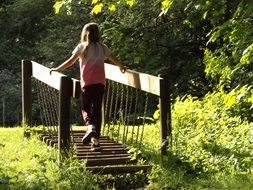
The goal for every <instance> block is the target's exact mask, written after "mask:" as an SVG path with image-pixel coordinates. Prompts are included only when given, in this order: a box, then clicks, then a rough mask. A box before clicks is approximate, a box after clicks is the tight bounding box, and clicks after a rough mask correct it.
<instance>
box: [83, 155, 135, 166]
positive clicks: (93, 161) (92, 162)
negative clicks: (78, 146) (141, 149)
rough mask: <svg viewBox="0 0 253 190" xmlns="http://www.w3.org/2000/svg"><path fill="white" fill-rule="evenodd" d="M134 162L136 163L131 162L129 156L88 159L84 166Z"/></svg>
mask: <svg viewBox="0 0 253 190" xmlns="http://www.w3.org/2000/svg"><path fill="white" fill-rule="evenodd" d="M134 162H136V161H134V160H133V161H132V160H131V157H130V156H127V157H117V158H103V159H88V160H87V163H86V166H106V165H121V164H127V163H134Z"/></svg>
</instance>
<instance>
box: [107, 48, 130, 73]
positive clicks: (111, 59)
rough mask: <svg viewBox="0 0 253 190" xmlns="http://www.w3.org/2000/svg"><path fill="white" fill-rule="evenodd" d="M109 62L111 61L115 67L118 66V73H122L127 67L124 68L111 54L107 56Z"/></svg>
mask: <svg viewBox="0 0 253 190" xmlns="http://www.w3.org/2000/svg"><path fill="white" fill-rule="evenodd" d="M109 59H110V61H112V62H113V63H114V64H115V65H117V66H119V68H120V71H121V72H122V73H124V72H125V71H126V70H127V67H126V66H124V65H123V64H122V63H121V61H120V60H119V59H118V58H117V57H116V56H115V55H114V54H113V53H111V54H110V56H109Z"/></svg>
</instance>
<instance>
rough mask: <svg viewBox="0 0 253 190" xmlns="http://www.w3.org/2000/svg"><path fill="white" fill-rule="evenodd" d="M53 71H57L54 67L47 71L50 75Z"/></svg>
mask: <svg viewBox="0 0 253 190" xmlns="http://www.w3.org/2000/svg"><path fill="white" fill-rule="evenodd" d="M53 71H58V69H56V68H52V69H50V71H49V73H50V75H51V74H52V72H53Z"/></svg>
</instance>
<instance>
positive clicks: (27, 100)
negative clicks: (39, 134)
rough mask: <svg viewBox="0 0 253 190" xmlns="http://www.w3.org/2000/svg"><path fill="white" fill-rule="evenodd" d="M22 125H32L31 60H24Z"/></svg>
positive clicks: (22, 66)
mask: <svg viewBox="0 0 253 190" xmlns="http://www.w3.org/2000/svg"><path fill="white" fill-rule="evenodd" d="M21 64H22V65H21V68H22V126H23V127H25V126H29V127H31V120H32V119H31V118H32V111H31V110H32V99H31V76H32V63H31V61H29V60H22V63H21Z"/></svg>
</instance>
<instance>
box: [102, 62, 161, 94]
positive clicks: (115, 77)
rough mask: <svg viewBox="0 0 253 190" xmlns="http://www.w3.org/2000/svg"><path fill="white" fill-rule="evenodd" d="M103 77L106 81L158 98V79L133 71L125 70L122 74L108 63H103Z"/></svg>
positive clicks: (116, 67)
mask: <svg viewBox="0 0 253 190" xmlns="http://www.w3.org/2000/svg"><path fill="white" fill-rule="evenodd" d="M105 76H106V79H109V80H112V81H115V82H119V83H122V84H125V85H128V86H131V87H134V88H137V89H140V90H143V91H145V92H149V93H151V94H155V95H157V96H160V79H161V78H160V77H156V76H152V75H148V74H145V73H139V72H136V71H133V70H127V71H126V72H125V73H122V72H121V71H120V69H119V67H118V66H115V65H112V64H108V63H105Z"/></svg>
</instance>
